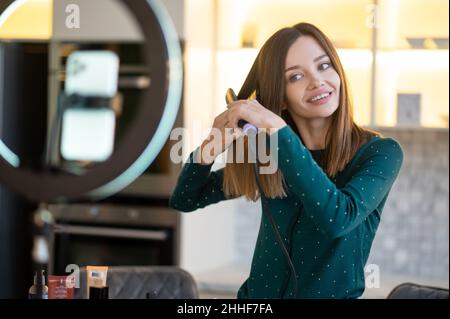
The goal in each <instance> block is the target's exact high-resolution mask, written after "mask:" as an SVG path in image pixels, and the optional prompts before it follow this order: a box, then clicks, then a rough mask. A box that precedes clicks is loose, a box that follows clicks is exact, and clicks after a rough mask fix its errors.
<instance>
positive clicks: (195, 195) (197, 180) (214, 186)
mask: <svg viewBox="0 0 450 319" xmlns="http://www.w3.org/2000/svg"><path fill="white" fill-rule="evenodd" d="M197 151H198V148H197V149H196V150H195V151H193V152H192V153H191V154H190V155H189V158H188V160H187V161H186V163H185V164H184V166H183V168H182V170H181V172H180V175H179V177H178V181H177V184H176V186H175V189H174V191H173V192H172V194H171V196H170V198H169V206H170V207H172V208H174V209H176V210H179V211H182V212H192V211H194V210H196V209H199V208H203V207H206V206H208V205H211V204H214V203H217V202H220V201H222V200H226V199H231V197H230V198H227V197H225V194H224V192H223V169H220V170H217V171H212V172H211V167H212V166H213V163H211V164H209V165H202V164H200V163H195V162H194V158H195V154H196V152H197Z"/></svg>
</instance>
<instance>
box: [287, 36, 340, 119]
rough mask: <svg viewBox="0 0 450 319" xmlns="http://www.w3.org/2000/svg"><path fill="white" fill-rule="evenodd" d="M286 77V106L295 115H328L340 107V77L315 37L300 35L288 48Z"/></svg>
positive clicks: (308, 116) (310, 117)
mask: <svg viewBox="0 0 450 319" xmlns="http://www.w3.org/2000/svg"><path fill="white" fill-rule="evenodd" d="M285 79H286V98H287V108H288V110H289V111H290V113H291V115H292V116H297V117H301V118H304V119H317V118H327V117H329V116H330V115H332V114H333V113H334V111H336V109H337V108H338V106H339V90H340V86H341V79H340V78H339V75H338V73H337V72H336V70H335V69H334V68H333V66H332V64H331V60H330V58H329V57H328V55H327V54H326V53H325V51H324V50H323V49H322V47H321V46H320V45H319V44H318V42H317V41H316V40H315V39H314V38H313V37H311V36H301V37H299V38H298V39H297V40H296V41H295V42H294V43H293V44H292V46H291V47H290V48H289V50H288V53H287V56H286V65H285Z"/></svg>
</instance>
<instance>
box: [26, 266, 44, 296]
mask: <svg viewBox="0 0 450 319" xmlns="http://www.w3.org/2000/svg"><path fill="white" fill-rule="evenodd" d="M39 280H40V282H39V283H38V274H37V272H36V274H35V275H34V280H33V286H31V287H30V290H29V291H28V299H48V287H47V286H46V285H45V276H44V271H43V270H41V275H40V276H39ZM38 285H41V286H42V296H41V297H40V296H38V293H37V292H38Z"/></svg>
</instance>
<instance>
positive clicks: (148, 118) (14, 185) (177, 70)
mask: <svg viewBox="0 0 450 319" xmlns="http://www.w3.org/2000/svg"><path fill="white" fill-rule="evenodd" d="M121 1H122V3H123V4H124V5H125V6H126V7H127V8H128V9H129V10H130V12H131V13H132V14H133V15H134V17H135V18H136V19H137V22H138V25H139V26H140V27H141V30H142V33H143V35H144V41H145V43H144V52H145V54H144V63H145V65H146V68H147V69H148V71H149V74H150V78H151V85H150V88H149V89H147V90H145V91H144V92H143V93H142V96H141V99H140V106H139V108H138V111H137V113H136V114H135V116H134V119H133V122H132V124H131V125H130V127H129V128H128V131H127V134H126V135H125V136H124V138H123V140H122V142H121V143H120V144H119V145H118V146H117V147H116V149H115V151H114V153H113V154H112V156H111V157H110V158H109V159H108V160H106V161H104V162H101V163H98V164H96V166H95V169H93V170H91V171H88V172H87V173H86V174H85V175H83V176H70V175H55V174H52V173H50V172H34V171H31V170H28V169H18V168H15V167H13V166H11V165H10V164H9V163H8V162H7V161H6V160H5V159H4V158H3V157H1V156H0V182H1V183H3V184H4V185H6V186H7V187H8V188H10V189H11V190H13V191H15V192H17V193H19V194H22V195H24V196H25V197H26V198H28V199H30V200H34V201H38V202H42V201H51V200H57V199H70V198H77V197H81V196H83V195H89V196H91V197H93V198H102V197H106V196H109V195H112V194H114V193H115V192H117V191H119V190H121V189H122V188H124V187H125V186H127V185H128V184H129V183H131V182H132V181H133V180H134V179H135V178H137V177H138V176H139V175H140V174H142V173H143V172H144V170H145V169H146V168H147V167H148V165H150V164H151V162H152V161H153V159H154V158H155V157H156V156H157V154H158V153H159V152H160V150H161V149H162V147H163V145H164V143H165V141H166V140H167V138H168V136H169V134H170V129H171V128H172V126H173V124H174V122H175V119H176V115H177V113H178V108H179V105H180V99H181V91H182V59H181V49H180V46H179V40H178V36H177V34H176V31H175V28H174V27H173V25H172V24H171V21H170V18H169V16H168V14H167V12H166V11H165V10H164V9H163V8H161V5H160V4H159V1H153V0H133V1H127V0H121Z"/></svg>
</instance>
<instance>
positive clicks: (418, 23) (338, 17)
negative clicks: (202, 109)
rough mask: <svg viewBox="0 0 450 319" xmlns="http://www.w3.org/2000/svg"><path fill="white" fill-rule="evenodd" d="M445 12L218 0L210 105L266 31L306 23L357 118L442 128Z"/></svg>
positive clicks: (389, 0) (438, 3) (410, 1)
mask: <svg viewBox="0 0 450 319" xmlns="http://www.w3.org/2000/svg"><path fill="white" fill-rule="evenodd" d="M448 9H449V3H448V1H446V0H430V1H421V0H374V1H373V0H367V1H366V0H363V1H361V0H342V1H332V0H315V1H312V0H295V1H294V0H278V1H275V0H259V1H245V4H243V3H242V2H241V1H237V0H236V1H235V0H232V1H230V0H217V7H216V9H215V12H216V14H217V17H216V18H217V19H216V20H217V22H216V26H215V28H216V39H215V43H216V48H215V49H216V63H215V65H216V69H217V74H216V79H217V80H216V87H215V92H216V97H215V100H216V101H217V102H216V105H218V106H219V110H222V109H224V107H225V105H224V102H223V93H222V92H224V90H225V89H226V88H227V87H229V86H230V85H234V88H235V90H238V89H239V88H240V85H241V84H242V82H243V80H244V78H245V76H246V74H247V72H248V70H249V69H250V66H251V64H252V63H253V61H254V58H255V57H256V55H257V53H258V50H259V48H260V47H261V46H262V44H263V43H264V42H265V40H266V39H267V38H268V37H269V36H270V35H272V34H273V33H274V32H275V31H276V30H278V29H280V28H281V27H285V26H291V25H294V24H295V23H298V22H301V21H305V22H310V23H313V24H315V25H317V26H318V27H319V28H320V29H321V30H323V31H324V33H325V34H327V35H328V36H329V38H330V39H332V41H333V42H334V44H335V46H336V48H337V49H338V54H339V56H340V58H341V61H342V64H343V66H344V69H345V70H346V73H347V77H348V78H349V82H350V87H351V91H352V93H353V100H354V106H355V107H354V115H355V120H356V121H357V123H359V124H361V125H364V126H371V127H390V126H392V127H396V126H399V128H401V127H404V126H405V125H406V126H408V127H416V128H418V129H420V128H422V127H426V128H448V126H449V124H448V116H449V111H448V106H449V93H448V85H449V83H448V82H449V81H448V76H449V62H448V58H449V51H448V37H449V34H448V22H449V18H448ZM248 47H251V48H248ZM403 100H406V102H402V101H403ZM414 104H415V106H414ZM414 107H415V108H416V109H414ZM408 108H411V109H410V110H408ZM219 110H217V111H219ZM408 115H412V117H411V118H408ZM414 115H416V116H417V115H420V116H419V117H418V118H416V119H415V118H414Z"/></svg>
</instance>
